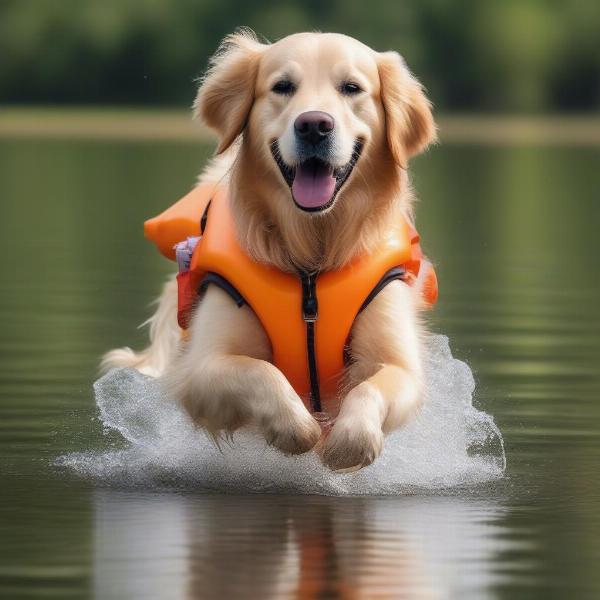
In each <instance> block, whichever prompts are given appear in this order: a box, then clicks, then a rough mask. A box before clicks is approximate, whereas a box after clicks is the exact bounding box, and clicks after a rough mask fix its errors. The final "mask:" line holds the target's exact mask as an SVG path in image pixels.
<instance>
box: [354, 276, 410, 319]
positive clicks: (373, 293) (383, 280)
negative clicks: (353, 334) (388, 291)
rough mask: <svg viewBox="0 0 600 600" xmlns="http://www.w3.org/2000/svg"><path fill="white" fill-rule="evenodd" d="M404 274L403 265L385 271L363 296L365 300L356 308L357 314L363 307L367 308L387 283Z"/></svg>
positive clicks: (401, 278)
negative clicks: (367, 293)
mask: <svg viewBox="0 0 600 600" xmlns="http://www.w3.org/2000/svg"><path fill="white" fill-rule="evenodd" d="M405 276H406V269H405V268H404V267H393V268H391V269H390V270H389V271H387V272H386V273H385V274H384V276H383V277H382V278H381V279H380V280H379V281H378V282H377V285H376V286H375V287H374V288H373V289H372V290H371V291H370V292H369V295H368V296H367V297H366V298H365V301H364V302H363V303H362V304H361V306H360V308H359V309H358V313H357V315H360V313H361V312H362V311H363V310H365V308H367V306H369V304H371V302H373V300H374V299H375V297H376V296H377V294H379V292H381V290H382V289H383V288H384V287H385V286H386V285H388V283H391V282H392V281H396V280H397V279H400V280H404V277H405Z"/></svg>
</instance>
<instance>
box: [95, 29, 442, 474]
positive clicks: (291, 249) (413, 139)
mask: <svg viewBox="0 0 600 600" xmlns="http://www.w3.org/2000/svg"><path fill="white" fill-rule="evenodd" d="M321 46H323V48H326V49H328V50H327V52H325V51H322V52H321V50H320V48H321ZM347 50H351V51H352V52H353V53H354V54H353V56H358V57H359V59H360V60H361V61H363V62H362V63H361V64H365V65H367V67H365V68H366V70H367V72H368V74H369V76H370V85H372V98H369V99H366V100H365V102H369V103H370V104H369V105H368V107H370V109H369V110H370V113H368V115H369V117H368V118H369V119H370V121H369V123H368V125H369V127H368V139H367V143H366V144H365V150H364V151H363V155H362V156H361V158H360V160H359V162H358V164H357V166H356V168H355V171H354V172H353V174H352V175H351V177H350V179H349V180H348V181H347V182H346V184H345V186H344V188H343V189H342V192H341V193H340V197H339V198H338V199H337V200H336V203H335V205H334V207H333V208H332V209H331V210H329V211H328V212H326V213H323V214H317V215H313V214H306V213H303V212H301V211H299V210H298V209H297V208H296V207H295V206H294V204H293V202H292V201H291V199H290V197H289V189H287V188H286V187H285V185H284V183H283V182H282V180H281V175H280V174H279V172H278V171H277V167H276V165H275V163H274V161H273V158H272V157H271V156H270V154H269V152H268V148H269V142H270V140H269V139H265V135H266V134H265V132H264V127H265V125H264V123H265V121H266V120H268V119H267V117H268V115H269V114H272V112H271V113H269V111H272V107H271V106H270V104H269V102H271V100H270V96H269V95H268V93H266V92H265V89H266V87H265V86H266V85H267V82H266V81H264V79H265V77H266V75H265V72H263V71H265V69H267V67H265V64H266V65H269V64H273V62H274V61H275V62H276V61H277V60H279V59H280V55H281V56H284V55H286V56H287V55H289V56H294V57H301V56H303V55H304V54H306V53H311V52H312V53H313V54H314V56H316V57H317V58H318V60H317V63H319V64H318V65H316V66H318V68H319V69H321V70H323V69H325V70H326V69H327V67H328V66H329V65H328V64H327V61H328V60H330V59H329V58H328V56H331V55H332V54H334V55H335V52H338V54H339V55H340V56H344V54H343V53H344V52H346V51H347ZM319 52H321V53H320V54H319ZM331 60H333V59H331ZM371 63H372V66H370V65H371ZM301 66H302V68H303V69H305V71H307V76H308V75H310V73H308V71H310V69H311V68H315V65H313V66H312V67H311V66H310V64H308V63H302V65H301ZM332 68H333V66H332ZM267 75H268V73H267ZM319 91H320V90H319ZM314 92H315V90H313V91H312V93H313V96H314ZM323 93H324V94H325V92H323ZM333 95H334V94H333V92H327V94H325V100H324V102H325V103H326V104H327V106H328V107H333V108H332V109H330V110H334V109H335V110H337V111H338V112H337V113H336V114H337V115H338V116H339V118H340V122H341V123H342V124H343V126H344V127H348V128H350V129H351V128H352V127H353V126H354V124H356V126H357V127H359V129H360V130H361V131H363V132H364V131H365V127H364V123H363V122H362V121H359V120H357V118H358V117H357V114H361V115H363V114H366V112H365V110H363V109H361V110H363V112H362V113H361V112H360V110H359V109H356V111H355V112H356V113H357V114H354V113H352V111H350V112H348V109H347V107H346V105H342V104H340V101H339V99H337V98H335V97H333ZM290 102H295V103H296V104H297V105H298V107H299V110H300V108H301V107H302V103H303V102H304V104H305V105H306V104H307V103H308V102H310V100H309V99H303V98H302V95H300V96H299V97H296V98H294V99H293V100H290ZM311 108H312V107H311ZM286 110H288V111H289V107H288V108H286ZM195 112H196V114H197V116H198V117H199V118H201V119H202V120H203V121H204V122H205V123H206V124H207V125H208V126H210V127H212V128H213V129H214V130H215V131H216V132H217V135H218V137H219V146H218V153H221V154H220V156H218V157H217V158H216V159H215V160H214V161H213V163H212V164H211V165H209V167H208V168H207V169H206V170H205V172H204V174H203V175H202V176H201V180H202V181H214V182H217V181H218V182H221V183H222V182H223V181H227V182H228V186H229V190H230V197H231V201H232V207H233V212H234V218H235V221H236V227H237V232H238V236H239V239H240V242H241V244H242V245H243V247H244V248H245V249H246V251H247V252H248V253H249V254H250V255H251V256H253V257H254V258H255V259H256V260H258V261H261V262H264V263H268V264H272V265H275V266H276V267H278V268H280V269H282V270H285V271H294V270H296V269H297V268H299V267H300V268H303V269H306V270H312V269H317V268H318V269H320V270H329V269H336V268H339V267H341V266H343V265H345V264H347V263H348V262H349V261H351V260H352V259H353V258H355V257H356V256H357V255H359V254H361V253H364V252H368V251H370V250H371V249H373V248H374V247H376V245H377V244H378V243H379V240H380V239H381V236H382V235H384V233H385V231H386V229H387V227H388V225H389V223H391V222H392V221H393V220H395V219H398V218H400V217H401V216H403V215H404V216H407V217H408V218H411V205H412V199H413V195H412V191H411V189H410V184H409V180H408V176H407V172H406V166H407V162H408V160H409V159H410V157H411V156H413V155H414V154H416V153H418V152H420V151H422V150H423V149H425V147H426V146H427V145H428V144H429V143H431V142H432V141H433V140H434V139H435V125H434V121H433V118H432V115H431V110H430V104H429V102H428V100H427V98H426V97H425V95H424V93H423V90H422V88H421V85H420V84H419V83H418V81H417V80H416V79H415V78H414V77H413V76H412V75H411V74H410V72H409V71H408V69H407V68H406V65H405V64H404V62H403V60H402V59H401V58H400V56H399V55H398V54H396V53H392V52H387V53H382V54H378V53H375V52H374V51H372V50H370V49H369V48H367V47H366V46H363V45H362V44H360V43H359V42H357V41H356V40H352V39H351V38H347V37H345V36H340V35H334V34H316V33H314V34H298V35H296V36H290V37H289V38H284V39H283V40H281V41H280V42H278V43H276V44H273V45H268V44H262V43H259V42H258V41H257V40H256V39H255V38H254V36H253V35H251V34H249V33H248V32H242V33H237V34H234V35H232V36H229V37H228V38H226V40H225V41H224V42H223V44H222V46H221V48H220V49H219V51H218V52H217V54H216V55H215V57H214V58H213V60H212V63H211V66H210V68H209V70H208V72H207V75H206V76H205V78H204V80H203V82H202V85H201V86H200V89H199V93H198V97H197V99H196V102H195ZM271 120H272V119H271ZM284 124H285V123H284ZM361 128H362V129H361ZM175 306H176V287H175V285H174V282H173V281H172V282H170V283H168V284H167V286H166V287H165V289H164V291H163V294H162V296H161V299H160V301H159V306H158V310H157V311H156V313H155V315H154V316H153V317H152V318H151V319H150V346H149V347H148V348H147V349H146V350H144V351H142V352H140V353H134V352H133V351H131V350H129V349H120V350H113V351H112V352H109V353H108V354H107V355H106V356H105V358H104V361H103V366H104V367H105V368H109V367H113V366H127V367H134V368H137V369H139V370H140V371H142V372H145V373H148V374H151V375H153V376H162V377H163V380H164V383H165V386H166V387H167V389H168V390H169V392H170V393H171V394H172V395H173V396H174V397H175V398H177V399H179V401H180V402H181V404H182V405H183V406H184V407H185V409H186V410H187V411H188V413H189V414H190V416H191V417H192V419H193V420H194V421H195V422H196V423H197V424H198V425H199V426H202V427H204V428H205V429H206V430H207V431H208V432H210V433H211V434H212V435H213V436H215V438H218V437H219V436H220V435H223V434H226V435H230V434H231V433H232V432H233V431H235V430H236V429H238V428H239V427H241V426H243V425H252V426H255V427H257V428H258V429H259V430H260V431H261V432H262V434H263V435H264V437H265V439H266V440H267V442H268V443H270V444H272V445H274V446H276V447H277V448H279V449H281V450H282V451H283V452H285V453H288V454H297V453H302V452H306V451H307V450H310V449H311V448H313V447H315V446H316V447H317V449H318V450H319V452H320V455H321V456H322V459H323V461H324V462H325V463H326V464H327V465H329V466H330V467H331V468H332V469H335V470H346V469H355V468H360V467H363V466H365V465H368V464H370V463H371V462H372V461H373V460H375V459H376V458H377V456H378V455H379V453H380V452H381V448H382V445H383V440H384V435H385V433H388V432H389V431H392V430H393V429H395V428H397V427H399V426H400V425H402V423H404V422H405V421H406V420H407V419H408V418H409V417H410V415H411V414H412V413H413V412H414V411H415V410H416V409H417V408H418V406H419V403H420V399H421V393H422V386H423V382H422V360H421V341H420V338H421V334H422V327H421V325H420V321H419V309H420V296H419V293H418V290H415V289H414V288H410V287H408V286H406V285H405V284H403V283H401V282H394V283H392V284H390V285H388V286H387V287H386V288H385V289H384V290H383V291H382V292H381V293H380V294H379V295H378V296H377V297H376V299H375V300H374V301H373V302H372V303H371V304H370V305H369V307H368V308H367V309H366V310H365V311H364V312H363V313H361V315H360V316H359V317H358V318H357V320H356V322H355V324H354V326H353V329H352V337H351V345H350V354H351V358H352V360H351V363H350V365H349V367H348V369H347V371H346V373H345V374H344V386H343V389H342V390H341V393H340V395H339V396H340V399H341V400H340V404H339V414H338V415H337V417H336V419H335V422H334V424H333V427H331V429H330V430H329V429H325V430H324V431H322V429H321V426H320V425H319V424H318V423H317V421H316V420H315V419H314V418H313V417H312V416H311V415H310V413H309V412H308V411H307V410H306V408H305V407H304V404H303V403H302V401H301V399H300V398H299V397H298V395H297V394H296V393H295V391H294V390H293V389H292V387H291V386H290V384H289V383H288V382H287V380H286V379H285V377H284V376H283V374H282V373H281V372H280V371H278V370H277V369H276V368H275V367H274V366H273V364H271V359H272V356H271V347H270V343H269V339H268V337H267V335H266V333H265V331H264V330H263V328H262V326H261V324H260V322H259V321H258V319H257V317H256V316H255V315H254V313H253V312H252V311H251V310H250V309H249V308H248V307H242V308H241V309H240V308H238V307H237V306H236V305H235V304H234V303H233V302H232V300H231V299H230V298H229V297H228V296H227V295H226V294H225V293H224V292H222V291H221V290H220V289H218V288H216V287H214V286H211V287H209V289H208V291H207V293H206V295H205V297H204V298H203V300H202V302H201V303H200V304H199V307H198V310H197V312H196V314H195V316H194V318H193V321H192V325H191V328H190V336H189V341H187V342H184V343H182V342H181V341H180V331H179V328H178V326H177V323H176V320H175V318H174V317H175Z"/></svg>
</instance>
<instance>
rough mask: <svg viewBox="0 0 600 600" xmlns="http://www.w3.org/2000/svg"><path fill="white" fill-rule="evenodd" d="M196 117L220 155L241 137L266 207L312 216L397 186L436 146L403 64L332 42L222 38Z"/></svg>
mask: <svg viewBox="0 0 600 600" xmlns="http://www.w3.org/2000/svg"><path fill="white" fill-rule="evenodd" d="M195 110H196V113H197V115H198V116H199V117H200V118H201V119H202V120H203V121H204V122H205V123H206V124H207V125H208V126H209V127H211V128H213V129H215V130H216V132H217V134H218V136H219V145H218V149H217V152H218V153H220V152H223V151H224V150H226V149H227V148H229V146H231V145H232V144H233V142H234V141H235V140H236V139H237V138H238V137H239V136H243V141H242V149H244V147H245V149H246V152H244V153H243V154H242V156H243V157H244V160H246V162H248V161H250V162H252V171H253V173H254V175H255V176H257V177H260V178H261V180H262V183H263V184H266V183H268V185H269V186H270V188H271V190H272V191H271V193H270V194H269V196H271V197H270V198H269V202H276V203H281V202H286V203H288V204H291V205H292V206H295V207H296V208H297V209H300V210H301V211H304V212H307V213H311V214H315V213H326V212H328V211H330V210H331V209H332V208H333V207H334V205H336V204H337V203H342V202H344V203H346V202H352V201H353V200H352V191H353V189H354V190H355V189H358V188H361V187H362V188H365V187H366V188H369V190H370V191H371V192H372V191H373V189H376V188H377V183H378V182H379V181H383V180H384V179H387V180H389V179H390V177H399V175H398V170H399V169H400V168H406V165H407V162H408V160H409V158H410V157H411V156H413V155H415V154H417V153H418V152H420V151H422V150H423V149H425V148H426V147H427V145H428V144H429V143H431V142H432V141H433V140H434V139H435V124H434V121H433V117H432V114H431V108H430V103H429V101H428V100H427V98H426V97H425V95H424V92H423V89H422V87H421V85H420V84H419V82H418V81H417V80H416V79H415V78H414V77H413V76H412V75H411V73H410V72H409V70H408V68H407V67H406V65H405V63H404V61H403V60H402V58H401V57H400V56H399V55H398V54H396V53H394V52H386V53H377V52H375V51H373V50H371V49H370V48H368V47H367V46H365V45H364V44H362V43H360V42H358V41H356V40H354V39H352V38H349V37H347V36H344V35H339V34H322V33H300V34H296V35H292V36H289V37H286V38H283V39H282V40H280V41H278V42H276V43H274V44H262V43H259V42H258V41H257V40H256V38H254V36H253V35H251V34H248V33H247V32H242V33H236V34H234V35H231V36H229V37H227V38H226V39H225V40H224V42H223V43H222V45H221V47H220V49H219V50H218V51H217V53H216V55H215V56H214V57H213V59H212V63H211V66H210V68H209V70H208V73H207V75H206V77H205V78H204V80H203V83H202V85H201V87H200V90H199V92H198V96H197V99H196V102H195ZM247 166H248V165H246V167H247ZM355 196H356V194H355ZM362 198H364V194H363V195H362Z"/></svg>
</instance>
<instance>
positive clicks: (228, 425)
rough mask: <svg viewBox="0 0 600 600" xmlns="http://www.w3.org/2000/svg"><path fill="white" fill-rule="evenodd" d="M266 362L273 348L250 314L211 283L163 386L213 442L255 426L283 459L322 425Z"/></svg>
mask: <svg viewBox="0 0 600 600" xmlns="http://www.w3.org/2000/svg"><path fill="white" fill-rule="evenodd" d="M270 359H271V346H270V343H269V340H268V337H267V335H266V333H265V331H264V329H263V328H262V326H261V324H260V322H259V320H258V318H257V317H256V315H255V314H254V313H253V312H252V311H251V310H250V309H249V308H248V307H246V306H244V307H242V308H238V307H237V306H236V305H235V304H234V303H233V301H232V300H231V298H230V297H229V296H228V295H227V294H225V293H224V292H223V291H222V290H221V289H219V288H218V287H216V286H210V287H209V288H208V290H207V291H206V294H205V296H204V298H203V299H202V301H201V302H200V304H199V306H198V310H197V312H196V314H195V315H194V318H193V320H192V324H191V327H190V339H189V341H188V342H186V344H184V347H183V349H182V353H181V355H180V356H179V358H178V360H176V361H174V362H173V363H172V365H171V368H170V370H169V372H168V373H167V376H166V377H165V379H164V383H165V386H166V389H167V390H168V391H169V392H170V394H171V395H172V396H174V397H175V398H177V399H178V400H179V402H180V403H181V404H182V406H183V407H184V408H185V409H186V410H187V412H188V413H189V414H190V416H191V417H192V419H193V420H194V422H195V423H196V424H198V425H200V426H202V427H204V428H205V429H206V430H207V431H208V432H209V433H211V434H212V435H213V436H215V437H217V436H219V435H220V434H223V433H224V434H231V433H232V432H233V431H235V430H236V429H238V428H239V427H241V426H243V425H246V424H254V425H256V426H258V428H259V429H260V430H261V432H262V433H263V435H264V436H265V438H266V440H267V442H269V443H270V444H272V445H273V446H275V447H277V448H279V449H280V450H282V451H283V452H285V453H286V454H299V453H302V452H306V451H307V450H310V449H311V448H312V447H313V446H314V445H315V444H316V443H317V441H318V440H319V438H320V436H321V428H320V426H319V424H318V423H317V422H316V421H315V420H314V419H313V418H312V417H311V415H310V413H309V412H308V410H307V409H306V407H305V406H304V404H303V402H302V400H301V399H300V397H299V396H298V394H296V392H295V391H294V389H293V388H292V386H291V385H290V384H289V382H288V381H287V379H286V378H285V377H284V375H283V373H281V371H279V369H277V368H276V367H275V366H274V365H273V364H271V363H270V362H269V360H270Z"/></svg>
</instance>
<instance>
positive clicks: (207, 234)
mask: <svg viewBox="0 0 600 600" xmlns="http://www.w3.org/2000/svg"><path fill="white" fill-rule="evenodd" d="M144 230H145V235H146V237H147V238H149V239H150V240H152V241H154V242H155V243H156V245H157V246H158V248H159V249H160V251H161V252H162V253H163V254H164V255H165V256H167V257H168V258H171V259H174V257H175V256H174V250H173V246H174V245H175V244H176V243H177V242H179V241H181V240H183V239H185V238H186V237H188V236H194V235H200V234H201V235H202V237H201V239H200V241H199V242H198V245H197V246H196V249H195V250H194V254H193V256H192V261H191V267H190V270H189V271H188V272H184V273H180V274H179V276H178V281H179V314H178V320H179V324H180V326H181V327H182V328H183V329H185V328H186V327H187V326H188V323H189V313H190V309H191V307H192V305H193V304H194V303H195V301H196V299H197V298H198V295H199V294H201V292H202V290H203V288H205V287H206V286H207V285H208V284H215V285H218V286H219V287H221V288H222V289H224V290H225V291H226V292H227V293H228V294H229V295H230V296H231V297H232V298H233V299H234V300H235V301H236V302H237V303H238V305H239V306H242V305H243V304H248V305H249V306H250V308H251V309H252V310H253V311H254V313H255V314H256V316H257V317H258V319H259V320H260V322H261V324H262V326H263V327H264V329H265V331H266V333H267V335H268V337H269V340H270V342H271V346H272V352H273V364H274V365H275V366H276V367H277V368H278V369H279V370H281V371H282V373H283V374H284V375H285V376H286V377H287V379H288V381H289V382H290V384H291V385H292V386H293V388H294V389H295V390H296V392H297V393H298V395H299V396H300V397H301V398H302V399H303V401H304V402H305V404H306V405H307V407H308V408H309V409H312V410H313V411H315V412H320V411H321V410H323V409H327V406H322V405H321V398H322V397H323V398H326V399H327V405H328V406H329V404H330V402H334V401H335V397H336V392H337V390H338V386H339V383H340V377H341V375H342V372H343V370H344V366H345V363H346V361H347V354H346V349H347V344H348V340H349V336H350V332H351V329H352V324H353V323H354V320H355V319H356V317H357V315H358V314H359V313H360V312H361V310H363V309H364V308H365V307H366V306H367V304H368V303H369V302H370V301H371V300H372V299H373V298H374V297H375V295H376V294H377V293H378V292H379V291H381V289H383V287H385V285H387V283H389V282H390V281H393V280H395V279H401V280H403V281H405V282H406V283H408V284H409V285H410V284H412V283H413V282H414V281H416V279H417V278H418V277H419V278H422V277H424V279H423V281H422V285H421V288H422V293H423V297H424V300H425V301H426V302H427V303H428V304H430V305H431V304H433V303H435V301H436V299H437V280H436V276H435V271H434V270H433V267H432V266H431V264H430V263H429V262H427V261H426V260H424V258H423V255H422V252H421V249H420V245H419V236H418V234H417V232H416V231H415V230H414V228H413V227H412V226H411V225H410V223H408V222H407V221H404V220H403V221H401V222H399V223H396V224H395V225H394V227H393V228H391V229H390V231H389V232H388V235H387V236H386V237H385V239H384V240H383V241H382V243H381V245H380V247H379V248H378V250H377V251H376V252H373V253H372V254H370V255H365V256H361V257H359V258H358V259H356V260H354V261H353V262H351V263H350V264H349V265H348V266H346V267H344V268H342V269H339V270H337V271H328V272H323V273H313V274H309V273H299V274H292V273H285V272H283V271H280V270H278V269H276V268H274V267H272V266H268V265H265V264H262V263H259V262H257V261H255V260H253V259H252V258H251V257H250V256H248V254H247V253H246V252H245V251H244V250H243V249H242V248H241V246H240V245H239V243H238V241H237V237H236V232H235V226H234V222H233V217H232V214H231V211H230V207H229V201H228V198H227V190H226V189H225V188H223V187H220V188H215V187H214V186H212V185H209V184H201V185H199V186H198V187H196V188H195V189H194V190H192V191H191V192H190V193H189V194H188V195H187V196H185V197H184V198H182V199H181V200H180V201H179V202H177V203H176V204H175V205H173V206H171V207H170V208H169V209H167V210H166V211H165V212H164V213H162V214H161V215H159V216H158V217H155V218H154V219H150V220H149V221H146V223H145V226H144ZM330 408H331V409H334V410H335V408H334V406H333V405H332V406H330Z"/></svg>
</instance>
